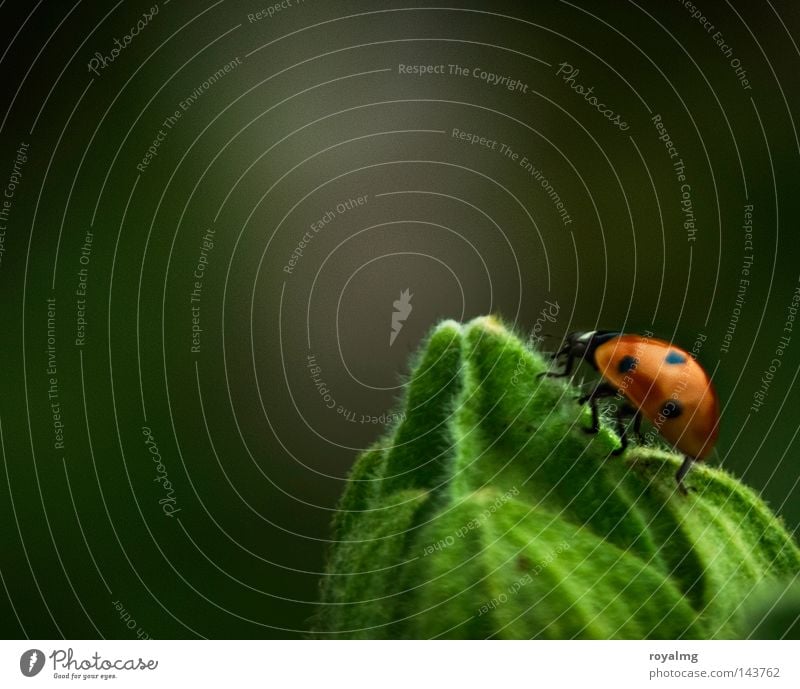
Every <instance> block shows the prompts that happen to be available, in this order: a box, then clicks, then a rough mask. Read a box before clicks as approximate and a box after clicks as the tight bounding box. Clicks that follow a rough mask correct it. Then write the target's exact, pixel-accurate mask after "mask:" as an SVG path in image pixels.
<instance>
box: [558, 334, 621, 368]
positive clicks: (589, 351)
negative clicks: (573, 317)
mask: <svg viewBox="0 0 800 689" xmlns="http://www.w3.org/2000/svg"><path fill="white" fill-rule="evenodd" d="M618 335H619V333H618V332H615V331H613V330H589V331H578V330H576V331H574V332H571V333H570V334H569V335H567V338H566V340H565V341H564V346H563V347H561V349H560V350H559V352H558V353H557V354H556V356H557V357H558V356H562V355H566V356H572V357H573V358H574V359H578V360H583V361H587V362H589V363H590V364H591V365H592V366H595V363H594V351H595V350H596V349H597V348H598V347H599V346H600V345H601V344H603V342H607V341H608V340H610V339H611V338H612V337H617V336H618ZM595 368H596V366H595Z"/></svg>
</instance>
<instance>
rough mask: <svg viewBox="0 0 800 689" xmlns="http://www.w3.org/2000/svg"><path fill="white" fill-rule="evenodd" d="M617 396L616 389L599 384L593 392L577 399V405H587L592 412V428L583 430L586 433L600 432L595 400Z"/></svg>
mask: <svg viewBox="0 0 800 689" xmlns="http://www.w3.org/2000/svg"><path fill="white" fill-rule="evenodd" d="M616 394H617V390H616V388H614V387H612V386H611V385H609V384H608V383H599V384H598V385H597V386H596V387H595V388H594V390H592V391H591V392H589V393H586V394H585V395H582V396H581V397H579V398H578V404H585V403H586V402H588V403H589V408H590V409H591V410H592V426H591V428H584V429H583V430H584V431H586V432H587V433H597V432H598V431H599V430H600V412H599V410H598V408H597V400H599V399H602V398H603V397H613V396H614V395H616Z"/></svg>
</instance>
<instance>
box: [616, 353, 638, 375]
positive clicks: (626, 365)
mask: <svg viewBox="0 0 800 689" xmlns="http://www.w3.org/2000/svg"><path fill="white" fill-rule="evenodd" d="M638 363H639V360H638V359H637V358H636V357H633V356H630V355H626V356H624V357H622V358H621V359H620V360H619V363H618V364H617V369H618V370H619V372H620V373H628V371H632V370H633V369H635V368H636V364H638Z"/></svg>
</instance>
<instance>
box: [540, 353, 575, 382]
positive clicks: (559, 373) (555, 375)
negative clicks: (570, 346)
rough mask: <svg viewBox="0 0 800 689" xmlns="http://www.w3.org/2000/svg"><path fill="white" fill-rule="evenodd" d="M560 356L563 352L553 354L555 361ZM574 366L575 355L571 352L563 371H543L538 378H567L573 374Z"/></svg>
mask: <svg viewBox="0 0 800 689" xmlns="http://www.w3.org/2000/svg"><path fill="white" fill-rule="evenodd" d="M560 354H561V352H557V353H556V354H553V359H557V358H558V357H559V356H560ZM574 365H575V355H574V354H573V353H572V352H570V353H569V354H567V360H566V362H565V363H564V368H563V369H562V370H561V371H543V372H542V373H540V374H538V375H537V376H536V377H537V378H541V377H542V376H547V377H548V378H566V377H567V376H569V375H570V374H571V373H572V368H573V366H574Z"/></svg>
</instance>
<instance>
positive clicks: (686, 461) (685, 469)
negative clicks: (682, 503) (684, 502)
mask: <svg viewBox="0 0 800 689" xmlns="http://www.w3.org/2000/svg"><path fill="white" fill-rule="evenodd" d="M692 464H694V459H693V458H692V457H689V455H686V456H685V457H684V458H683V464H681V467H680V469H678V472H677V473H676V474H675V480H676V481H677V483H678V490H679V491H680V492H681V493H683V494H684V495H686V493H687V491H686V486H684V485H683V478H684V476H686V474H687V473H689V469H691V468H692Z"/></svg>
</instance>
